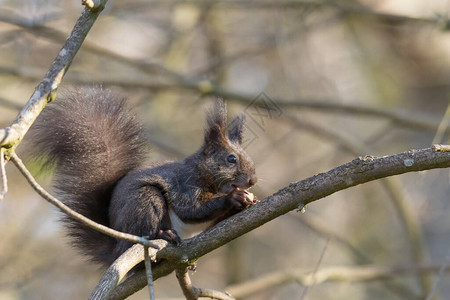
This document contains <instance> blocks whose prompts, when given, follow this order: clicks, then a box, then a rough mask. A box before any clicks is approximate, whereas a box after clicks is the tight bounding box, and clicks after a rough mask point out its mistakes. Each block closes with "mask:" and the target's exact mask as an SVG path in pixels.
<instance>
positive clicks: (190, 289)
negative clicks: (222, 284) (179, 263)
mask: <svg viewBox="0 0 450 300" xmlns="http://www.w3.org/2000/svg"><path fill="white" fill-rule="evenodd" d="M175 273H176V275H177V279H178V283H179V284H180V287H181V289H182V291H183V295H184V296H185V297H186V299H187V300H197V299H198V298H199V297H208V298H211V299H220V300H233V299H235V298H233V297H231V296H230V295H228V294H225V293H222V292H219V291H216V290H212V289H202V288H197V287H195V286H194V285H192V281H191V278H190V277H189V273H188V269H187V268H182V269H176V270H175Z"/></svg>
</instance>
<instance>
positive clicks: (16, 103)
mask: <svg viewBox="0 0 450 300" xmlns="http://www.w3.org/2000/svg"><path fill="white" fill-rule="evenodd" d="M79 2H80V1H78V0H77V1H75V0H73V1H72V0H71V1H68V0H64V1H56V0H47V1H44V0H14V1H12V0H2V1H0V126H1V127H5V126H8V125H9V124H10V123H11V122H12V121H13V119H14V117H15V116H16V115H17V113H18V111H19V109H20V108H21V107H22V106H23V105H24V104H25V103H26V101H27V100H28V98H29V97H30V95H31V94H32V92H33V90H34V87H35V86H36V85H37V84H38V83H39V82H40V81H41V80H42V78H43V76H44V74H45V73H46V71H47V70H48V68H49V66H50V64H51V62H52V61H53V59H54V58H55V57H56V54H57V53H58V51H59V50H60V48H61V46H62V44H63V42H64V40H65V38H66V36H67V35H68V34H69V32H70V30H71V29H72V27H73V25H74V23H75V21H76V20H77V18H78V16H79V15H80V13H81V11H82V7H81V5H80V3H79ZM449 13H450V1H445V0H441V1H440V0H429V1H421V0H402V1H401V0H364V1H363V0H361V1H357V0H354V1H351V0H349V1H331V0H330V1H327V0H325V1H314V0H311V1H303V0H297V1H288V0H285V1H245V0H233V1H208V0H206V1H174V0H159V1H158V0H153V1H150V0H128V1H113V0H110V1H109V2H108V4H107V7H106V9H105V10H104V12H103V13H102V14H101V16H100V17H99V19H98V20H97V22H96V24H95V25H94V27H93V29H92V30H91V32H90V33H89V35H88V37H87V40H86V42H85V44H84V45H83V47H82V48H81V50H80V51H79V53H78V55H77V57H76V58H75V60H74V61H73V63H72V66H71V68H70V70H69V72H68V73H67V75H66V77H65V79H64V81H63V84H62V86H61V88H60V91H59V94H61V93H63V91H64V89H68V88H72V87H75V88H76V87H79V86H81V85H86V84H88V85H92V84H101V85H103V86H104V87H105V88H111V89H114V90H117V91H118V92H120V93H123V94H125V95H126V96H127V97H128V98H129V99H130V102H131V103H133V105H135V106H136V107H137V110H138V112H139V115H140V117H141V118H142V119H143V120H144V121H145V124H146V130H147V132H148V136H149V138H150V140H151V143H152V152H151V153H150V159H152V160H158V159H178V158H183V157H184V156H186V155H188V154H190V153H192V152H194V151H195V150H196V149H197V148H198V147H199V146H200V144H201V142H202V133H203V126H204V111H205V110H206V109H207V107H208V106H209V105H210V104H211V102H212V99H213V98H214V96H222V97H224V98H225V100H227V102H228V108H229V112H230V114H237V113H242V112H244V113H246V115H247V117H248V118H247V119H248V126H247V131H246V148H247V150H248V152H249V153H250V155H251V156H252V157H253V158H254V161H255V164H256V166H257V173H258V176H259V182H258V185H257V186H256V187H255V188H253V190H252V191H253V192H254V193H255V194H257V196H258V197H259V198H260V199H263V198H264V197H266V196H268V195H271V194H272V193H274V192H276V191H277V190H278V189H280V188H282V187H284V186H286V185H288V184H289V183H290V182H293V181H298V180H301V179H304V178H306V177H309V176H312V175H314V174H317V173H319V172H324V171H327V170H329V169H331V168H333V167H335V166H337V165H340V164H342V163H345V162H347V161H350V160H352V159H353V158H355V157H357V156H359V155H366V154H367V155H388V154H394V153H397V152H403V151H406V150H408V149H411V148H426V147H429V146H430V145H431V144H432V143H447V142H448V137H449V135H448V133H449V130H448V123H446V121H447V122H448V120H449V115H450V113H449V108H448V107H449V92H450V85H449V83H450V31H447V30H448V29H449V28H450V27H449V26H448V23H449V20H448V15H449ZM56 101H57V100H56ZM258 105H259V106H258ZM261 105H263V106H261ZM264 105H265V106H264ZM439 124H440V128H439ZM24 148H25V146H24V145H21V146H19V149H18V151H19V154H20V153H23V152H24V150H25V149H24ZM31 167H32V166H31ZM7 172H8V179H9V193H8V194H7V196H6V197H5V199H4V200H3V201H2V202H0V235H1V242H0V299H86V298H87V297H88V295H89V293H90V291H92V289H93V288H94V286H95V285H96V283H97V281H98V280H99V278H100V276H101V270H100V269H99V268H98V267H97V266H95V265H93V264H91V263H89V262H87V261H86V260H85V259H84V258H83V257H81V256H80V255H79V254H78V253H76V251H75V250H73V249H72V248H71V247H70V245H69V241H68V239H67V238H66V237H65V234H64V228H62V227H61V225H60V224H59V223H58V218H59V217H60V213H59V212H58V211H57V210H56V209H55V208H54V207H52V206H50V205H49V204H47V203H46V202H45V201H44V200H43V199H41V198H40V197H39V196H38V195H37V194H36V193H34V192H33V191H32V189H31V188H30V187H29V186H28V184H27V183H26V181H25V180H24V178H23V177H22V176H21V175H20V174H19V173H18V172H17V170H16V169H15V168H14V166H13V165H12V164H8V166H7ZM33 172H34V173H38V170H36V169H34V170H33ZM45 175H46V176H45ZM48 175H49V174H43V175H41V176H39V177H38V180H39V182H41V183H42V184H43V185H44V186H45V187H46V188H48V189H49V190H51V176H48ZM449 200H450V185H449V170H448V169H440V170H431V171H426V172H418V173H412V174H405V175H401V176H397V177H395V178H389V179H386V180H380V181H377V182H372V183H368V184H365V185H361V186H357V187H354V188H351V189H349V190H345V191H341V192H338V193H336V194H334V195H331V196H329V197H326V198H325V199H321V200H319V201H316V202H314V203H311V204H309V205H308V206H307V208H306V211H305V212H304V213H299V212H291V213H288V214H286V215H284V216H282V217H280V218H278V219H276V220H274V221H272V222H270V223H268V224H266V225H264V226H262V227H261V228H258V229H257V230H254V231H252V232H250V233H249V234H247V235H245V236H243V237H241V238H239V239H237V240H235V241H233V242H232V243H230V244H228V245H226V246H224V247H222V248H220V249H218V250H216V251H214V252H212V253H210V254H208V255H206V256H205V257H203V258H201V259H200V260H199V261H198V269H197V271H196V273H194V274H191V277H192V280H193V281H194V284H196V285H198V286H201V287H208V288H215V289H219V290H230V291H231V290H233V289H232V287H230V286H231V285H233V284H234V285H235V284H242V283H245V282H248V281H249V280H252V279H258V278H261V277H264V276H273V277H275V278H278V279H280V278H281V277H279V276H278V277H277V276H275V275H276V274H285V275H286V274H292V272H291V273H289V271H295V274H300V275H305V274H311V273H312V274H324V272H327V271H329V270H331V269H332V268H335V267H339V268H341V269H340V270H341V272H340V276H337V277H335V278H334V280H333V281H326V282H324V283H315V284H314V283H311V281H309V283H310V284H309V286H308V287H306V286H305V285H308V284H307V283H308V282H306V281H305V280H304V277H301V276H299V277H297V278H294V277H292V276H286V277H283V278H284V279H283V280H279V282H278V283H276V284H269V283H268V282H265V283H263V285H262V286H263V287H264V288H262V289H259V290H258V291H252V292H251V293H250V295H247V296H242V297H241V298H242V299H425V298H426V297H427V295H428V296H431V294H433V295H434V297H435V298H434V299H449V298H450V278H449V277H447V276H446V275H445V271H446V268H447V267H450V266H448V264H449V263H450V218H448V215H449V213H450V201H449ZM416 265H423V266H427V267H430V268H431V269H432V270H434V271H433V272H428V273H425V272H417V268H416V267H415V266H416ZM367 266H381V267H383V266H385V267H402V268H404V270H405V272H403V273H401V274H397V273H395V274H394V273H393V272H387V274H388V275H389V274H390V275H391V276H387V277H377V276H375V278H372V280H362V277H361V273H358V272H357V271H361V270H366V269H365V268H367ZM344 271H345V272H344ZM439 271H441V272H440V273H439ZM283 272H284V273H283ZM274 274H275V275H274ZM358 274H359V275H358ZM235 291H236V289H235ZM235 295H236V296H241V295H243V294H235ZM156 296H157V298H158V299H169V298H177V297H181V291H180V289H179V287H178V285H177V282H176V279H175V276H174V274H172V275H170V276H168V277H165V278H162V279H160V280H158V281H157V282H156ZM147 297H148V295H147V292H146V291H141V292H140V293H138V294H136V295H134V296H132V297H131V299H147ZM427 299H428V298H427ZM430 299H431V298H430Z"/></svg>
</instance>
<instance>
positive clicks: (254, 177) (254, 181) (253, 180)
mask: <svg viewBox="0 0 450 300" xmlns="http://www.w3.org/2000/svg"><path fill="white" fill-rule="evenodd" d="M257 181H258V178H257V177H256V175H252V176H251V177H250V179H249V180H248V185H249V186H253V185H255V184H256V182H257Z"/></svg>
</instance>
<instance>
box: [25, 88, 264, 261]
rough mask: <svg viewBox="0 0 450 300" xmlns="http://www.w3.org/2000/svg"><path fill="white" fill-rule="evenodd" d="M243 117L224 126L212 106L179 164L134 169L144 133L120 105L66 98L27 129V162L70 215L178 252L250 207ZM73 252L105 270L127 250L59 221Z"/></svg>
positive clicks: (104, 96)
mask: <svg viewBox="0 0 450 300" xmlns="http://www.w3.org/2000/svg"><path fill="white" fill-rule="evenodd" d="M244 124H245V115H243V114H242V115H239V116H236V117H235V118H234V119H233V120H232V121H231V122H230V123H229V124H228V126H227V112H226V106H225V104H224V103H223V101H222V100H219V99H218V100H216V101H215V103H214V107H213V109H212V110H211V111H210V112H209V113H208V115H207V127H206V130H205V135H204V142H203V145H202V146H201V147H200V149H199V150H198V151H197V152H195V153H194V154H192V155H191V156H189V157H187V158H185V159H184V160H181V161H173V162H161V163H153V164H150V165H149V166H143V164H144V160H145V156H146V153H147V149H148V145H147V142H146V138H145V136H144V132H143V127H142V125H141V124H140V122H139V121H138V120H137V119H136V117H135V115H134V114H133V113H132V111H131V110H130V109H129V108H128V107H127V105H126V101H125V99H124V98H123V97H121V96H120V95H118V94H117V93H114V92H112V91H109V90H104V89H102V88H99V87H93V88H82V89H79V90H77V91H72V92H70V93H68V94H67V95H66V97H65V99H58V100H56V101H55V102H54V103H50V104H49V105H48V107H47V108H46V109H44V110H43V111H42V113H41V115H40V116H39V117H38V119H37V120H36V122H35V124H34V125H33V126H32V128H31V132H30V135H31V140H32V143H33V145H34V147H33V153H34V154H33V155H34V156H37V157H38V158H40V159H43V160H44V161H46V164H47V165H53V164H54V165H56V168H55V182H54V185H55V188H56V190H57V195H58V197H60V199H61V200H62V201H63V202H64V203H65V204H66V205H68V206H69V207H70V208H72V209H74V210H75V211H77V212H79V213H81V214H83V215H85V216H86V217H88V218H90V219H92V220H94V221H96V222H98V223H101V224H103V225H106V226H109V227H111V228H113V229H116V230H119V231H122V232H127V233H131V234H134V235H138V236H146V237H148V238H149V239H156V238H162V239H165V240H167V241H169V242H170V243H174V244H178V243H180V241H181V239H182V238H188V237H191V236H193V235H195V234H196V233H199V231H202V230H205V229H206V228H208V227H210V226H212V225H214V224H215V223H217V222H218V221H220V220H222V219H224V218H226V217H228V216H230V215H232V214H235V213H237V212H238V211H240V210H242V209H243V208H246V207H248V206H250V205H252V204H254V203H255V202H256V198H254V196H253V194H251V193H249V192H247V189H248V188H249V187H251V186H253V185H254V184H255V183H256V181H257V178H256V175H255V168H254V164H253V162H252V160H251V158H250V157H249V155H248V154H247V152H246V151H245V150H244V149H243V148H242V134H243V129H244ZM64 221H65V224H66V226H67V227H68V231H69V235H70V236H72V237H73V238H74V239H73V243H74V245H75V246H76V247H77V248H79V249H81V251H82V252H84V253H85V254H87V255H88V256H90V257H91V258H92V259H93V260H94V261H97V262H100V263H102V264H104V265H109V264H111V263H112V262H113V261H114V260H115V259H116V258H118V257H119V256H120V255H121V254H122V253H123V252H124V251H125V250H126V249H128V248H129V247H130V246H131V243H129V242H126V241H123V240H117V239H114V238H112V237H109V236H107V235H104V234H101V233H99V232H96V231H94V230H92V229H89V228H87V227H86V226H84V225H83V224H81V223H79V222H77V221H75V220H73V219H71V218H69V217H65V219H64Z"/></svg>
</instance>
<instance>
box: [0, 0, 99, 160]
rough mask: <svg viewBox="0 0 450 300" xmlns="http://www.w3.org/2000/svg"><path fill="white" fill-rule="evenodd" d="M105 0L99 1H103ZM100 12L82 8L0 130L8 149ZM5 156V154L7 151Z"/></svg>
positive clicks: (45, 99) (24, 129)
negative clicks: (25, 97) (22, 104)
mask: <svg viewBox="0 0 450 300" xmlns="http://www.w3.org/2000/svg"><path fill="white" fill-rule="evenodd" d="M106 2H107V0H102V3H103V4H105V3H106ZM100 12H101V7H99V9H97V10H95V11H91V10H89V9H85V10H84V11H83V12H82V14H81V16H80V18H79V19H78V21H77V23H76V24H75V26H74V28H73V30H72V32H71V33H70V35H69V37H68V38H67V40H66V41H65V44H64V46H63V47H62V49H61V50H60V51H59V53H58V56H57V57H56V59H55V60H54V61H53V63H52V65H51V67H50V69H49V70H48V72H47V74H46V75H45V77H44V79H43V80H42V81H41V83H39V84H38V85H37V87H36V89H35V91H34V93H33V95H32V96H31V98H30V100H29V101H28V103H27V104H26V105H25V107H24V108H23V109H22V111H21V112H20V113H19V115H18V116H17V117H16V119H15V120H14V122H13V123H12V125H11V126H9V127H7V128H4V129H0V146H2V147H5V148H10V150H9V151H11V152H12V151H13V150H14V148H15V147H17V145H18V144H19V143H20V141H21V140H22V138H23V137H24V135H25V134H26V132H27V131H28V129H29V128H30V126H31V124H33V122H34V120H35V119H36V118H37V116H38V115H39V113H40V112H41V110H42V109H43V108H44V107H45V105H46V104H47V103H48V102H51V101H52V100H53V99H54V97H55V96H56V90H57V88H58V87H59V84H60V83H61V80H62V78H63V77H64V74H65V73H66V71H67V69H68V68H69V66H70V64H71V63H72V60H73V58H74V57H75V55H76V53H77V52H78V49H79V48H80V47H81V44H82V43H83V41H84V39H85V37H86V35H87V34H88V32H89V30H90V29H91V27H92V25H93V24H94V22H95V20H96V19H97V17H98V15H99V14H100ZM7 155H8V153H7Z"/></svg>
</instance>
